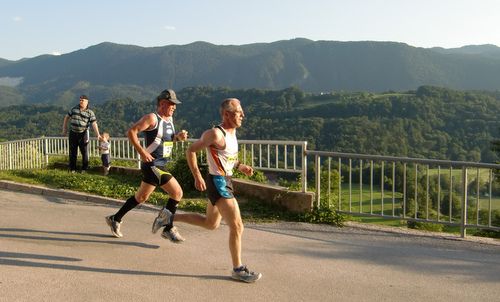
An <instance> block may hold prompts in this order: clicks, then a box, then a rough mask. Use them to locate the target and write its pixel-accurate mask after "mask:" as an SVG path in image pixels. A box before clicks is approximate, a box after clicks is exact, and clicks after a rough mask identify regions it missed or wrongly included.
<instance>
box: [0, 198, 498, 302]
mask: <svg viewBox="0 0 500 302" xmlns="http://www.w3.org/2000/svg"><path fill="white" fill-rule="evenodd" d="M28 191H29V190H28ZM33 191H36V190H33ZM38 193H39V194H29V193H24V192H15V191H10V190H7V189H0V214H1V215H0V301H2V302H3V301H9V302H11V301H121V302H122V301H246V300H250V301H453V302H457V301H468V302H470V301H500V298H499V297H500V245H498V244H492V243H487V242H486V243H485V242H476V241H464V240H456V239H446V238H437V237H432V236H421V235H418V234H397V233H389V232H383V231H374V230H366V229H361V228H357V227H345V228H342V229H339V228H335V227H329V226H320V225H310V224H304V223H273V224H246V228H245V232H244V238H243V260H244V262H245V263H247V264H248V265H249V267H250V268H251V269H253V270H256V271H259V272H262V274H263V277H262V279H261V280H260V281H258V282H257V283H254V284H245V283H241V282H237V281H233V280H231V279H230V278H229V274H230V269H231V262H230V256H229V251H228V248H227V238H228V229H227V227H226V226H225V225H222V226H221V227H220V228H219V229H217V230H215V231H208V230H204V229H200V228H197V227H194V226H190V225H186V224H179V225H178V227H179V229H180V232H181V234H182V235H183V236H184V237H185V238H186V239H187V241H186V242H184V243H183V244H173V243H171V242H169V241H166V240H164V239H162V238H161V237H160V235H159V234H156V235H153V234H151V231H150V230H151V223H152V221H153V219H154V217H155V215H156V214H155V212H154V211H152V210H151V209H147V208H143V209H137V210H134V211H132V212H130V213H129V214H128V215H127V216H126V217H125V220H124V223H123V225H122V231H123V233H124V237H123V238H120V239H117V238H114V237H112V236H111V233H110V231H109V228H108V226H107V225H106V223H105V221H104V217H105V216H106V215H109V214H112V213H114V212H115V211H116V210H117V205H111V204H108V203H106V202H102V201H98V202H92V201H81V200H74V199H71V198H69V197H71V195H70V194H68V195H67V197H55V196H50V195H40V192H38Z"/></svg>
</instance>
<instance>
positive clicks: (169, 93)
mask: <svg viewBox="0 0 500 302" xmlns="http://www.w3.org/2000/svg"><path fill="white" fill-rule="evenodd" d="M156 100H157V101H159V100H167V101H170V102H172V103H174V104H180V103H181V101H179V100H178V99H177V96H176V95H175V91H173V90H172V89H165V90H163V91H162V92H160V95H158V96H157V97H156Z"/></svg>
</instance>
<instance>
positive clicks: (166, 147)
mask: <svg viewBox="0 0 500 302" xmlns="http://www.w3.org/2000/svg"><path fill="white" fill-rule="evenodd" d="M173 148H174V142H163V157H164V158H169V157H170V156H172V149H173Z"/></svg>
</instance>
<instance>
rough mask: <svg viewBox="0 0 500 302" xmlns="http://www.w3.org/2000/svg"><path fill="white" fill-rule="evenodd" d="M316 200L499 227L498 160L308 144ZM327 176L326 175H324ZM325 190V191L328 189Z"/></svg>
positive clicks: (346, 209) (361, 210) (344, 208)
mask: <svg viewBox="0 0 500 302" xmlns="http://www.w3.org/2000/svg"><path fill="white" fill-rule="evenodd" d="M306 155H308V156H313V157H314V172H315V177H314V179H315V195H316V197H315V202H316V206H317V207H321V206H331V207H334V208H335V209H336V210H337V211H339V212H341V213H347V214H350V215H355V216H356V215H357V216H373V217H382V218H388V219H402V220H406V221H412V222H416V223H418V222H426V223H437V224H445V225H451V226H459V227H460V232H461V235H462V236H463V237H464V236H465V235H466V229H467V228H481V229H489V230H497V231H498V230H500V225H493V223H492V212H493V209H498V210H500V196H494V195H495V194H496V195H499V194H498V186H496V188H497V189H496V190H497V192H494V190H493V188H494V185H495V184H498V179H497V178H496V176H497V175H496V173H498V172H497V171H499V170H500V165H498V164H487V163H474V162H461V161H446V160H431V159H419V158H407V157H390V156H378V155H364V154H351V153H339V152H323V151H311V150H307V151H306ZM325 179H326V180H325ZM323 191H324V192H323Z"/></svg>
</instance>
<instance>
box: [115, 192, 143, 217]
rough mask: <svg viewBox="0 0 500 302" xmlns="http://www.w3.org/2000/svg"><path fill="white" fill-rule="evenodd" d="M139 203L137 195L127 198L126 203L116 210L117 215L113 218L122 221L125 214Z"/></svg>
mask: <svg viewBox="0 0 500 302" xmlns="http://www.w3.org/2000/svg"><path fill="white" fill-rule="evenodd" d="M138 205H139V203H138V202H137V200H135V196H132V197H130V198H129V199H127V201H126V202H125V204H124V205H123V206H122V207H121V208H120V210H118V212H116V214H115V215H113V220H114V221H117V222H122V218H123V216H125V214H127V213H128V211H130V210H132V209H133V208H135V207H137V206H138Z"/></svg>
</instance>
